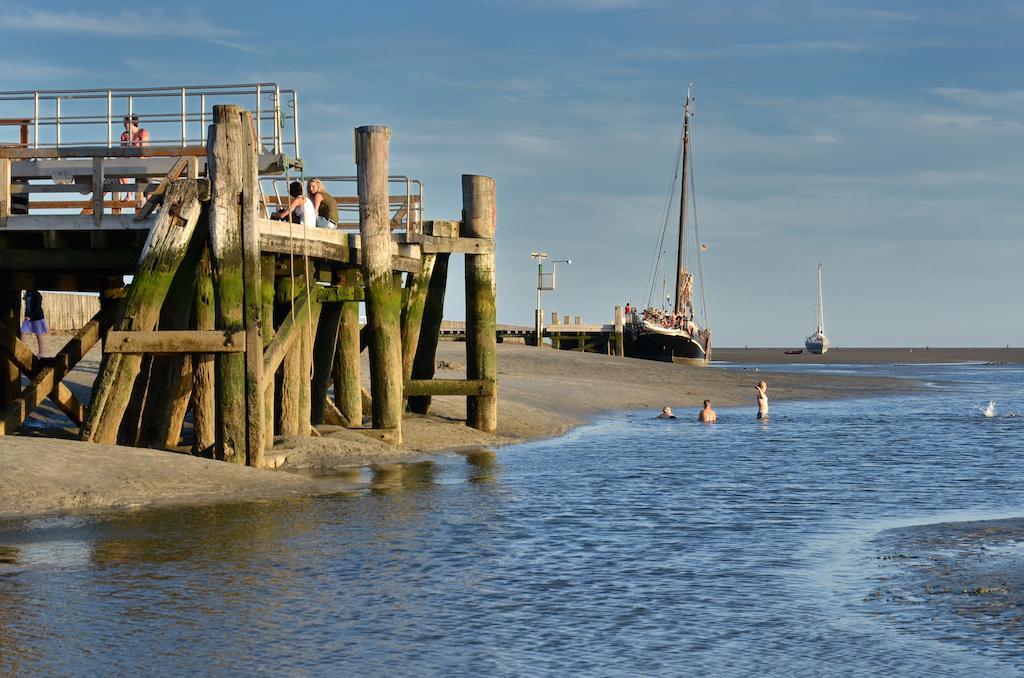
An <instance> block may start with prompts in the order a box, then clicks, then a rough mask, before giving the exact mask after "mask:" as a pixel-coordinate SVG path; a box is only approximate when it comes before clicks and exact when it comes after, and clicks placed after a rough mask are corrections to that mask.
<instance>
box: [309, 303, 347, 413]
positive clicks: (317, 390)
mask: <svg viewBox="0 0 1024 678" xmlns="http://www.w3.org/2000/svg"><path fill="white" fill-rule="evenodd" d="M342 306H343V304H327V305H324V306H322V307H321V311H320V322H319V323H318V325H317V330H316V340H315V341H314V342H313V384H312V389H311V394H310V402H311V403H312V405H311V408H310V415H309V417H310V422H311V423H312V424H313V425H314V426H315V425H317V424H322V423H324V403H325V402H327V388H328V387H329V386H330V384H331V373H332V371H333V368H334V354H335V352H336V351H337V349H338V330H339V327H340V326H341V313H342Z"/></svg>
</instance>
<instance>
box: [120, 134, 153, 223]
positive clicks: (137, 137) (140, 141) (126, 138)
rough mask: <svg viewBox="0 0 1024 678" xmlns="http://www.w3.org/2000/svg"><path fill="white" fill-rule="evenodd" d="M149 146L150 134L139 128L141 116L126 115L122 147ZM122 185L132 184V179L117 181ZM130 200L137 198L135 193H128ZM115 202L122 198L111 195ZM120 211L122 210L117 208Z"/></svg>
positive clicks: (126, 178) (125, 178)
mask: <svg viewBox="0 0 1024 678" xmlns="http://www.w3.org/2000/svg"><path fill="white" fill-rule="evenodd" d="M148 145H149V132H148V131H146V129H145V128H143V127H139V116H137V115H126V116H124V131H123V132H121V146H122V147H124V148H142V147H144V146H148ZM117 181H118V183H121V184H130V183H132V179H129V178H128V177H121V178H120V179H118V180H117ZM135 183H138V179H135ZM127 195H128V199H129V200H131V199H133V198H134V197H135V194H134V193H128V194H127ZM111 197H112V198H113V199H114V200H118V199H119V198H120V195H119V194H111ZM117 209H118V210H119V209H120V208H117Z"/></svg>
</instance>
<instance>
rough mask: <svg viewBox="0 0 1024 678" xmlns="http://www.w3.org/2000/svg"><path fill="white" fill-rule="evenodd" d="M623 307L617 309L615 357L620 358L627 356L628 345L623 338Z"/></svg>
mask: <svg viewBox="0 0 1024 678" xmlns="http://www.w3.org/2000/svg"><path fill="white" fill-rule="evenodd" d="M622 328H623V321H622V307H621V306H616V307H615V355H617V356H619V357H620V358H622V357H625V355H626V343H625V339H624V336H623V331H622Z"/></svg>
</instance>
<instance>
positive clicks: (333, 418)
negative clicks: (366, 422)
mask: <svg viewBox="0 0 1024 678" xmlns="http://www.w3.org/2000/svg"><path fill="white" fill-rule="evenodd" d="M324 423H325V424H330V425H332V426H344V427H345V428H353V427H352V425H351V422H350V421H349V420H348V419H347V418H346V417H345V415H344V414H342V413H341V410H339V409H338V406H337V405H335V404H334V401H332V400H331V399H330V398H324Z"/></svg>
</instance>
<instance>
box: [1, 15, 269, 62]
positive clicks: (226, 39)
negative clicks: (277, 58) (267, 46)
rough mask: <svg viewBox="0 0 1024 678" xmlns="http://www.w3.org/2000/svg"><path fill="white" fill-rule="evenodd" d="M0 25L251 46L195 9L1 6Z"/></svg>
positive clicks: (12, 27) (243, 47)
mask: <svg viewBox="0 0 1024 678" xmlns="http://www.w3.org/2000/svg"><path fill="white" fill-rule="evenodd" d="M0 9H2V10H3V11H2V13H0V26H2V27H4V28H10V29H14V30H18V31H36V32H44V33H77V34H80V35H81V34H91V35H106V36H114V37H119V38H136V39H145V38H163V39H176V40H180V39H181V38H182V37H190V38H193V39H196V40H201V41H204V42H212V43H215V44H219V45H223V46H225V47H232V48H234V49H240V50H245V51H252V48H251V47H249V46H247V45H245V44H242V43H240V42H238V39H239V38H241V37H242V35H243V34H242V33H240V32H239V31H236V30H233V29H229V28H223V27H221V26H217V25H216V24H214V23H213V22H211V21H210V20H209V19H207V18H206V17H204V16H202V15H199V14H196V13H194V12H183V13H181V14H180V15H170V14H167V13H165V12H164V11H163V10H159V9H155V10H154V9H147V10H146V11H144V12H143V11H139V10H135V9H122V10H121V11H119V12H117V13H115V14H112V15H95V16H94V15H89V14H81V13H79V12H75V11H73V10H72V11H65V12H57V11H49V10H29V11H22V10H20V9H19V10H17V11H15V10H13V9H11V7H10V6H7V5H5V6H3V7H2V8H0Z"/></svg>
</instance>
